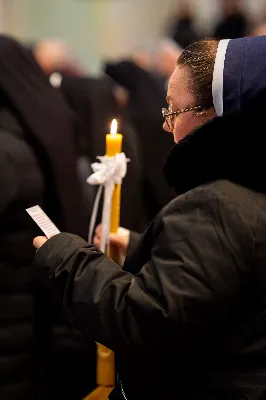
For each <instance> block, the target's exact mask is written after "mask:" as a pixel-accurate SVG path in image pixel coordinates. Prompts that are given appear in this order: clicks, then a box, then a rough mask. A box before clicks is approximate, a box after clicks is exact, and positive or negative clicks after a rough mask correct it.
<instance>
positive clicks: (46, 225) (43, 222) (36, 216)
mask: <svg viewBox="0 0 266 400" xmlns="http://www.w3.org/2000/svg"><path fill="white" fill-rule="evenodd" d="M26 211H27V213H28V214H29V215H30V216H31V218H32V219H33V221H34V222H36V224H37V225H38V226H39V228H40V229H41V230H42V231H43V233H44V234H45V235H46V236H38V237H36V238H35V239H34V241H33V245H34V247H36V249H39V248H40V247H41V246H42V245H43V244H44V243H45V242H47V240H48V239H50V238H51V237H52V236H54V235H57V234H58V233H60V231H59V229H58V228H57V227H56V226H55V224H54V223H53V222H52V221H51V220H50V218H49V217H48V216H47V215H46V214H45V212H44V211H43V210H42V209H41V207H40V206H34V207H31V208H27V210H26Z"/></svg>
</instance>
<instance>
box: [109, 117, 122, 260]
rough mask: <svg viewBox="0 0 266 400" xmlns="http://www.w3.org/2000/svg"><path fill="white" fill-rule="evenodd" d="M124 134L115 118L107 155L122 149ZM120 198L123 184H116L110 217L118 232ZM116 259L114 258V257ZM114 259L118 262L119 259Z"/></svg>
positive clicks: (112, 253) (111, 255)
mask: <svg viewBox="0 0 266 400" xmlns="http://www.w3.org/2000/svg"><path fill="white" fill-rule="evenodd" d="M122 140H123V136H122V135H121V134H120V133H117V120H116V119H114V120H113V121H112V125H111V131H110V133H109V134H107V135H106V155H107V156H108V157H113V156H115V155H116V154H118V153H121V150H122ZM120 198H121V185H115V188H114V193H113V198H112V209H111V218H110V232H111V233H117V230H118V228H119V225H120ZM115 256H116V254H115V253H114V252H113V251H111V254H110V257H111V258H113V257H115ZM113 259H114V258H113ZM114 261H116V262H118V260H117V259H114Z"/></svg>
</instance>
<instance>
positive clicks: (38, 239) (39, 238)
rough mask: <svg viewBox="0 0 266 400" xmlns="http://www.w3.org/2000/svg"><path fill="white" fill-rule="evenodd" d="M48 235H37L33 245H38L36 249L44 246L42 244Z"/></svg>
mask: <svg viewBox="0 0 266 400" xmlns="http://www.w3.org/2000/svg"><path fill="white" fill-rule="evenodd" d="M47 240H48V239H47V237H45V236H37V237H36V238H35V239H34V240H33V246H34V247H36V249H39V248H40V247H42V245H43V244H44V243H45V242H47Z"/></svg>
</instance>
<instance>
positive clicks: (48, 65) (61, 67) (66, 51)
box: [31, 39, 85, 76]
mask: <svg viewBox="0 0 266 400" xmlns="http://www.w3.org/2000/svg"><path fill="white" fill-rule="evenodd" d="M31 49H32V51H33V54H34V58H35V59H36V61H37V63H38V64H39V65H40V66H41V67H42V69H43V70H44V72H45V73H46V74H47V75H49V76H50V75H51V74H53V73H55V72H56V73H60V74H62V75H67V76H82V75H84V74H85V70H84V68H83V67H82V66H81V64H80V62H78V60H77V59H76V58H75V57H74V56H73V54H72V51H71V49H70V48H69V46H68V45H67V44H66V43H65V42H64V41H60V40H56V39H42V40H39V41H38V42H36V43H35V44H34V45H33V46H31Z"/></svg>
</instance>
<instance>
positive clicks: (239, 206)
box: [156, 180, 258, 240]
mask: <svg viewBox="0 0 266 400" xmlns="http://www.w3.org/2000/svg"><path fill="white" fill-rule="evenodd" d="M257 201H258V194H256V193H255V192H253V191H251V190H249V189H247V188H245V187H242V186H239V185H237V184H234V183H232V182H230V181H227V180H219V181H215V182H212V183H209V184H206V185H202V186H199V187H197V188H195V189H193V190H190V191H188V192H187V193H184V194H183V195H181V196H178V197H176V198H175V199H174V200H172V201H171V202H170V203H169V204H168V205H167V206H166V207H165V208H164V209H163V210H162V211H161V213H160V214H159V215H158V217H157V221H156V226H157V228H158V229H159V230H167V229H171V227H172V229H177V230H180V227H182V226H185V227H186V228H187V229H193V226H194V228H195V227H196V225H197V224H201V226H202V225H203V223H204V222H205V223H206V224H212V225H213V226H214V227H215V229H216V231H217V232H218V233H219V232H220V233H221V234H223V235H224V236H226V237H227V238H228V237H232V236H234V237H235V238H236V237H238V239H239V240H244V239H247V240H249V239H250V238H251V237H254V235H253V233H254V231H255V230H256V226H257V219H258V209H257V207H256V204H257Z"/></svg>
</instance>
